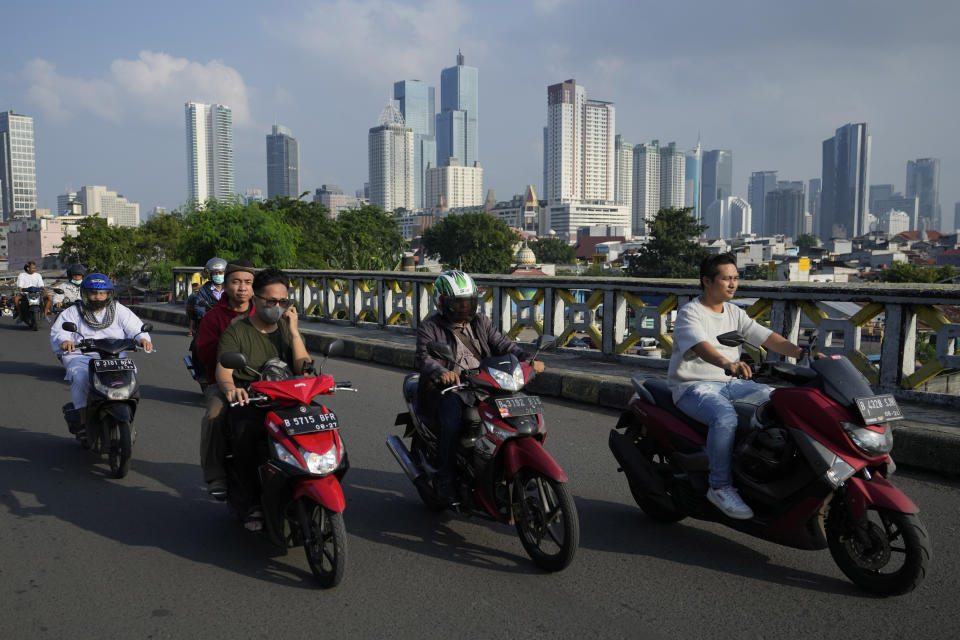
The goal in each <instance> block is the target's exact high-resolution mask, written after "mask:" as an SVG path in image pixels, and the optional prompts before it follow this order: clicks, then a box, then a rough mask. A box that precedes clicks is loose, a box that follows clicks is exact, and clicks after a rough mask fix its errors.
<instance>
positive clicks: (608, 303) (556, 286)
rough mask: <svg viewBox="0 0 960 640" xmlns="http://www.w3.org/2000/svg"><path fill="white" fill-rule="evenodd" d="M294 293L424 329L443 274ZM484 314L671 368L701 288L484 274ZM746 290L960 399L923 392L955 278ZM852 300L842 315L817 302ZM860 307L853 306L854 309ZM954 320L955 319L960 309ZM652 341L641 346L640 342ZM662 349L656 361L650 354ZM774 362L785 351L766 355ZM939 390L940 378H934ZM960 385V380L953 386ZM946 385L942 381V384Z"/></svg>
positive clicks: (326, 312) (959, 348)
mask: <svg viewBox="0 0 960 640" xmlns="http://www.w3.org/2000/svg"><path fill="white" fill-rule="evenodd" d="M288 273H289V274H290V276H291V283H290V297H291V298H292V299H294V300H296V301H297V303H298V305H299V306H300V309H301V310H302V312H303V313H305V314H307V315H309V316H310V317H311V318H313V319H315V320H319V321H322V322H332V323H338V324H349V325H353V326H361V327H370V328H379V329H382V330H398V331H415V330H416V328H417V326H418V325H419V323H420V322H421V321H422V320H423V319H424V318H426V317H427V316H428V315H430V314H431V313H433V311H434V310H435V307H434V306H433V302H432V296H431V294H432V290H433V281H434V279H435V278H436V275H435V274H429V273H417V272H396V271H349V272H347V271H299V270H288ZM199 277H200V268H199V267H196V268H194V267H181V268H176V269H174V283H173V291H174V301H175V302H181V303H182V302H185V301H186V297H187V295H188V294H189V291H190V283H191V281H196V280H198V279H199ZM475 279H476V281H477V284H478V285H479V286H480V287H481V291H482V297H481V299H482V304H481V308H482V312H483V313H484V314H486V315H488V316H489V317H490V318H491V319H492V320H493V322H494V324H495V325H496V326H497V327H498V328H499V329H500V330H501V331H504V332H506V333H508V334H509V335H510V336H511V337H517V336H518V335H520V334H521V332H526V335H528V336H531V337H532V335H533V333H531V332H536V333H537V334H542V333H550V334H553V335H556V336H558V338H559V341H560V344H561V345H566V344H567V343H568V342H569V341H570V340H572V339H573V338H574V337H577V336H583V337H585V338H586V337H589V338H590V339H591V340H592V342H593V344H594V345H595V346H596V348H597V351H596V352H592V353H591V355H594V357H596V356H597V355H599V356H600V357H606V358H616V359H620V360H626V361H628V362H631V363H634V362H635V363H636V365H637V366H638V367H644V366H645V367H652V368H659V369H663V368H665V367H666V364H667V361H666V360H665V359H663V357H661V354H662V355H663V356H668V355H669V354H670V351H671V349H672V347H673V340H672V336H671V328H672V318H673V314H674V312H675V311H676V309H677V308H679V307H680V306H682V305H683V304H685V303H686V302H688V301H689V300H690V299H692V298H693V297H695V296H697V295H698V293H699V287H698V284H697V282H696V281H694V280H673V279H640V278H584V277H527V276H508V275H507V276H505V275H476V276H475ZM739 297H741V298H744V299H748V300H753V302H752V304H750V305H749V307H748V308H747V312H748V313H749V315H750V316H751V317H754V318H756V319H757V320H758V321H759V322H761V323H763V324H765V325H767V326H769V327H770V328H771V329H773V330H774V331H777V332H778V333H780V334H782V335H784V336H786V337H787V338H788V339H790V340H791V341H793V342H801V343H803V342H804V340H802V339H801V338H802V336H803V334H804V333H805V329H807V328H809V329H813V328H815V329H816V330H817V333H818V336H819V338H818V340H819V342H818V346H819V349H820V350H821V351H823V352H824V353H827V354H834V353H839V354H844V355H846V356H847V357H849V358H850V359H851V361H852V362H853V363H854V364H855V365H856V366H857V367H858V368H859V369H860V371H862V372H863V373H864V375H865V376H866V377H867V379H868V380H869V381H870V382H871V384H872V385H873V386H874V387H875V388H877V389H878V390H881V391H884V392H896V393H897V394H898V395H901V396H907V397H910V396H919V397H921V398H926V399H929V400H931V401H941V402H948V403H951V404H953V403H955V402H957V401H958V400H960V396H954V395H949V396H948V395H946V394H942V393H930V392H921V391H917V389H918V388H920V387H921V386H926V385H925V383H929V382H934V381H935V378H937V377H938V376H943V375H945V374H946V373H949V372H950V370H952V369H960V323H952V322H950V320H949V319H948V317H947V315H946V314H945V313H944V312H945V310H946V309H945V307H947V308H949V307H960V288H958V287H957V286H955V285H920V284H898V285H889V284H863V283H855V284H854V283H849V284H848V283H796V282H774V281H746V282H741V284H740V290H739ZM830 302H853V303H856V305H857V307H856V309H857V310H856V311H855V312H854V313H852V314H847V315H844V316H843V317H840V316H839V314H836V313H834V314H833V315H830V314H828V313H827V312H825V311H824V308H827V309H828V310H829V309H830V307H829V306H827V305H820V306H818V303H830ZM851 310H852V308H851ZM954 317H955V316H954ZM920 333H923V334H926V335H927V336H928V340H929V342H930V343H931V344H933V343H935V345H936V347H935V349H936V350H935V354H934V356H933V357H932V358H930V359H929V360H928V361H927V362H926V363H925V364H923V365H922V366H919V367H918V366H917V355H918V345H919V344H920V341H918V334H920ZM654 343H655V348H652V349H642V350H638V349H637V346H638V345H648V344H654ZM651 353H652V354H656V357H648V356H646V355H645V354H651ZM768 358H769V359H779V358H780V356H778V355H777V354H772V353H771V354H768ZM931 386H932V387H934V388H937V387H936V386H935V385H931ZM954 386H955V385H954ZM942 387H943V385H941V387H940V388H942ZM958 406H960V403H958Z"/></svg>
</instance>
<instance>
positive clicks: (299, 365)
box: [216, 267, 310, 531]
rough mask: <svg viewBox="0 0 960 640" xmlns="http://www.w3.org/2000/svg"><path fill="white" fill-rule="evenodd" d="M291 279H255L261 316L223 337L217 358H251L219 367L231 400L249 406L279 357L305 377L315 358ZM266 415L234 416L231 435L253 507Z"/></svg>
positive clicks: (254, 517)
mask: <svg viewBox="0 0 960 640" xmlns="http://www.w3.org/2000/svg"><path fill="white" fill-rule="evenodd" d="M289 282H290V277H289V276H288V275H287V274H286V273H285V272H283V271H281V270H280V269H277V268H275V267H270V268H267V269H264V270H263V271H261V272H260V273H258V274H257V275H256V276H255V277H254V278H253V295H254V303H255V305H256V312H255V313H254V314H253V315H249V316H246V317H245V318H243V319H241V320H238V321H236V322H234V323H233V324H231V325H230V326H229V327H227V329H226V330H225V331H224V332H223V335H222V336H221V337H220V345H219V347H218V349H217V360H218V361H219V359H220V356H221V355H222V354H224V353H226V352H228V351H239V352H241V353H243V355H244V356H245V357H246V360H247V368H246V369H227V368H225V367H224V366H223V365H222V364H219V362H218V364H217V370H216V379H217V385H218V386H219V387H220V391H221V392H222V393H223V395H224V397H225V398H226V399H227V402H228V403H229V402H238V403H240V405H241V406H242V405H245V404H247V402H248V400H249V397H248V395H247V387H248V386H249V385H250V383H251V382H253V381H255V380H256V379H257V375H256V374H255V373H254V372H258V371H260V370H261V369H262V368H263V366H264V365H265V364H267V361H268V360H271V359H274V358H279V359H280V360H282V361H283V362H285V363H286V364H287V365H288V366H289V367H290V369H291V370H292V371H293V373H294V374H297V375H301V374H303V372H304V367H305V366H306V365H307V364H308V363H310V355H309V354H308V353H307V347H306V345H305V344H304V342H303V336H301V335H300V331H299V329H298V326H299V325H298V320H299V318H298V316H297V309H296V307H295V306H294V305H292V304H290V300H289V298H288V297H287V296H288V292H287V285H288V284H289ZM263 428H264V427H263V420H262V416H261V415H260V414H259V413H256V412H247V411H236V412H234V413H231V415H230V420H229V429H228V437H229V439H230V441H231V443H232V449H233V455H234V459H235V460H236V462H237V468H238V469H240V470H241V478H240V481H241V485H242V487H243V490H244V492H245V493H246V497H247V499H248V500H249V501H250V503H251V504H254V505H257V504H258V502H259V496H260V480H259V478H258V476H257V466H258V464H259V454H258V450H257V449H258V445H259V443H260V442H261V441H262V440H263V438H264V436H265V434H264V432H263ZM262 519H263V514H262V512H261V511H260V508H259V507H258V506H255V507H253V508H251V509H250V512H249V513H248V514H247V520H246V526H247V528H248V529H250V530H251V531H259V530H260V528H261V527H262Z"/></svg>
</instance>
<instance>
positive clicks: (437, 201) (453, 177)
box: [424, 158, 483, 209]
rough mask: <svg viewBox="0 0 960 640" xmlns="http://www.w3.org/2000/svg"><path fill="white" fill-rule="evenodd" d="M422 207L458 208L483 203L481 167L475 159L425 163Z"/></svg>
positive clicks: (453, 159)
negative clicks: (467, 164) (469, 163)
mask: <svg viewBox="0 0 960 640" xmlns="http://www.w3.org/2000/svg"><path fill="white" fill-rule="evenodd" d="M426 175H427V178H426V192H427V193H426V200H425V202H424V207H425V208H426V209H460V208H464V207H481V206H483V169H482V168H481V167H480V163H479V162H474V163H473V166H472V167H464V166H463V165H461V164H460V160H458V159H457V158H447V159H446V160H444V163H443V165H442V166H439V167H434V166H432V165H431V164H430V163H428V164H427V172H426Z"/></svg>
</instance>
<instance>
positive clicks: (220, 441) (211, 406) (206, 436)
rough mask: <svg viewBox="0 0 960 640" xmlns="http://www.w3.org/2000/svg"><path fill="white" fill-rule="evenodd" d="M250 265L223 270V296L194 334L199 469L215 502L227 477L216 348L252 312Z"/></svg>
mask: <svg viewBox="0 0 960 640" xmlns="http://www.w3.org/2000/svg"><path fill="white" fill-rule="evenodd" d="M253 271H254V269H253V264H251V263H250V261H248V260H235V261H234V262H231V263H229V264H228V265H227V267H226V270H225V271H224V282H223V295H222V296H221V297H220V302H218V303H217V305H216V306H215V307H214V308H213V309H210V311H209V312H207V313H206V314H204V316H203V318H202V319H201V320H200V328H199V329H198V331H197V340H196V356H197V357H196V359H195V360H194V366H196V367H197V377H198V379H199V380H200V381H201V384H200V386H201V387H203V399H204V402H205V403H206V411H205V412H204V414H203V418H202V419H201V420H200V467H201V469H203V480H204V482H206V483H207V491H209V493H210V495H212V496H213V497H214V498H217V499H218V500H223V499H224V498H226V496H227V478H226V471H225V470H224V466H223V463H224V456H225V455H226V443H225V441H224V427H223V423H224V415H225V412H226V407H227V405H226V397H225V396H224V395H223V393H222V392H221V391H220V387H219V386H218V385H217V384H215V382H214V374H215V373H216V371H217V345H218V344H219V343H220V336H221V335H223V332H224V331H225V330H226V328H227V327H229V326H230V324H231V323H232V322H234V321H235V320H236V319H237V318H240V317H243V316H249V315H251V314H253V312H254V305H253V303H252V301H253Z"/></svg>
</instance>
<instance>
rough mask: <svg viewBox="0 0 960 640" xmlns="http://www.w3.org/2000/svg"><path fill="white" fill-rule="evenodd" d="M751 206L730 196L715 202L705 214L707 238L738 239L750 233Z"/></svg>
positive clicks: (705, 233)
mask: <svg viewBox="0 0 960 640" xmlns="http://www.w3.org/2000/svg"><path fill="white" fill-rule="evenodd" d="M750 218H751V209H750V204H749V203H748V202H747V201H746V200H744V199H743V198H738V197H736V196H729V197H726V198H718V199H716V200H714V201H713V202H712V203H711V204H710V205H709V206H708V207H707V208H706V209H705V210H704V212H703V224H705V225H707V230H706V231H704V235H705V236H706V237H707V238H736V237H737V236H742V235H746V234H749V233H750V223H751V219H750Z"/></svg>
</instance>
